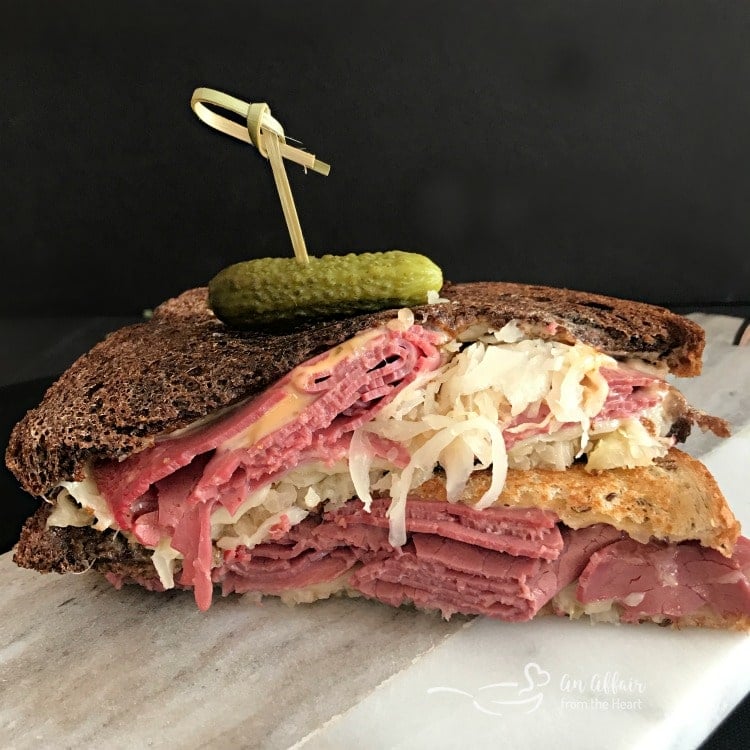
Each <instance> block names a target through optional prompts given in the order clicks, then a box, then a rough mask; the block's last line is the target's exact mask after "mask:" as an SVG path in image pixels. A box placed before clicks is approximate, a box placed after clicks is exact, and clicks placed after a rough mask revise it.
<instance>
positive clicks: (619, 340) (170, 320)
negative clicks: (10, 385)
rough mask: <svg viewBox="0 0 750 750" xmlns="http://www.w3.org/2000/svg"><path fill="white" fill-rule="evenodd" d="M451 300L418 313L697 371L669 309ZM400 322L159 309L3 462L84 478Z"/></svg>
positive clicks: (498, 295) (573, 299)
mask: <svg viewBox="0 0 750 750" xmlns="http://www.w3.org/2000/svg"><path fill="white" fill-rule="evenodd" d="M441 294H442V295H443V296H444V297H445V298H447V299H448V300H450V301H449V302H448V303H441V304H436V305H425V306H423V307H418V308H415V318H416V320H417V322H418V323H422V324H424V325H427V326H431V327H435V328H439V329H442V330H445V331H447V332H450V333H451V334H453V335H458V334H460V333H461V332H466V331H467V330H469V329H471V328H473V327H474V326H480V327H481V326H489V327H493V328H501V327H502V326H503V325H505V324H506V323H507V322H509V321H511V320H518V321H520V325H521V327H522V328H524V329H525V330H526V332H527V333H528V335H530V336H535V337H541V338H546V339H553V340H557V341H563V342H566V343H574V342H575V341H583V342H585V343H587V344H590V345H591V346H594V347H596V348H598V349H600V350H602V351H604V352H606V353H608V354H610V355H612V356H615V357H623V358H626V357H637V358H640V359H642V360H645V361H647V362H652V363H659V362H661V363H666V365H667V366H668V367H669V368H670V369H671V371H672V372H673V373H675V374H678V375H695V374H697V373H698V372H699V371H700V363H701V355H702V352H703V346H704V337H703V331H702V329H701V328H700V327H699V326H697V325H696V324H694V323H692V322H691V321H690V320H688V319H686V318H683V317H681V316H678V315H675V314H673V313H671V312H669V311H668V310H665V309H663V308H658V307H654V306H652V305H646V304H642V303H637V302H625V301H622V300H616V299H612V298H609V297H602V296H600V295H595V294H587V293H584V292H573V291H568V290H564V289H548V288H546V287H540V286H528V285H522V284H506V283H490V282H480V283H474V284H456V285H447V286H446V287H445V288H444V289H443V291H442V292H441ZM394 316H395V311H393V310H390V311H388V310H386V311H381V312H377V313H372V314H366V315H359V316H354V317H349V318H345V319H343V320H332V321H311V322H309V323H305V324H302V325H300V326H298V327H297V328H296V329H295V330H293V331H286V332H262V331H261V332H248V331H237V330H233V329H230V328H228V327H227V326H225V325H224V324H223V323H221V322H220V321H219V320H217V319H216V318H215V317H214V315H213V313H212V312H211V311H210V310H209V309H208V307H207V294H206V290H205V289H193V290H191V291H188V292H185V293H184V294H182V295H181V296H179V297H177V298H176V299H173V300H169V301H168V302H165V303H164V304H163V305H161V306H160V307H159V308H157V310H156V311H155V313H154V316H153V318H152V320H151V321H149V322H147V323H142V324H138V325H135V326H129V327H127V328H124V329H122V330H120V331H116V332H115V333H113V334H111V335H110V336H108V337H107V338H106V339H105V340H104V341H103V342H101V343H100V344H98V345H97V346H95V347H94V348H93V349H92V350H91V351H90V352H89V353H88V354H86V355H84V356H83V357H81V358H80V359H79V360H78V361H77V362H75V363H74V364H73V366H72V367H71V368H70V369H69V370H68V371H67V372H66V373H65V374H64V375H63V376H62V377H61V378H60V379H59V380H58V381H57V382H56V383H55V384H54V385H53V386H52V387H51V388H50V389H49V390H48V391H47V393H46V394H45V396H44V400H43V401H42V403H41V405H40V406H39V407H37V408H36V409H34V410H33V411H31V412H29V413H28V414H27V415H26V416H25V417H24V419H23V420H22V421H21V422H20V423H19V424H18V425H17V426H16V428H15V429H14V431H13V434H12V435H11V439H10V443H9V446H8V450H7V453H6V462H7V464H8V467H9V468H10V469H11V471H12V472H13V473H14V474H15V475H16V477H17V478H18V480H19V481H20V482H21V484H22V486H23V487H24V489H26V490H27V491H28V492H30V493H32V494H35V495H43V494H45V493H48V492H50V491H51V490H52V489H53V488H54V487H55V486H57V485H58V484H59V483H60V482H62V481H73V480H81V479H82V478H83V467H84V465H85V464H86V462H88V461H91V460H100V459H111V458H117V459H121V458H124V457H125V456H128V455H130V454H132V453H134V452H137V451H141V450H143V449H145V448H148V447H150V446H151V445H153V444H154V440H155V438H156V436H157V435H161V434H164V433H168V432H171V431H173V430H176V429H179V428H181V427H185V426H186V425H188V424H190V423H191V422H193V421H195V420H197V419H200V418H202V417H204V416H206V415H207V414H210V413H211V412H213V411H215V410H216V409H219V408H222V407H225V406H229V405H231V404H234V403H237V402H239V401H240V400H242V399H244V398H247V397H249V396H253V395H255V394H258V393H259V392H261V391H262V390H263V389H265V388H266V387H268V386H269V385H271V384H272V383H274V382H275V381H276V380H278V379H279V378H281V377H282V376H283V375H284V374H286V373H287V372H288V371H289V370H291V369H292V368H293V367H295V366H297V365H298V364H300V363H302V362H304V361H305V360H307V359H309V358H310V357H312V356H314V355H316V354H319V353H321V352H323V351H325V350H327V349H329V348H331V347H333V346H336V345H338V344H340V343H342V342H343V341H346V340H347V339H349V338H351V337H352V336H354V335H356V334H357V333H359V332H361V331H363V330H365V329H367V328H370V327H372V326H376V325H379V324H383V323H384V322H386V321H388V320H390V319H392V318H393V317H394Z"/></svg>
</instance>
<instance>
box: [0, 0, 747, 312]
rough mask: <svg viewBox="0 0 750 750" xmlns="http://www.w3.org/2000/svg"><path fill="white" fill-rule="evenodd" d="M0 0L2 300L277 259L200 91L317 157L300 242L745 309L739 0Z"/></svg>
mask: <svg viewBox="0 0 750 750" xmlns="http://www.w3.org/2000/svg"><path fill="white" fill-rule="evenodd" d="M1 7H2V17H3V22H2V28H1V29H0V59H1V60H2V70H3V89H2V120H1V123H2V124H1V125H0V166H1V167H2V170H1V171H0V175H1V176H0V190H2V195H0V226H1V227H2V233H0V236H1V237H2V240H1V242H2V245H1V247H2V255H3V265H4V271H5V273H4V277H5V279H6V285H5V289H4V293H3V295H2V297H1V298H0V299H1V301H0V314H4V315H30V314H59V313H61V312H65V313H68V314H98V315H103V314H131V313H137V312H139V311H140V310H141V309H143V308H144V307H151V306H153V305H155V304H157V303H158V302H159V301H160V300H162V299H164V298H166V297H168V296H170V295H173V294H175V293H177V292H179V291H180V290H182V289H184V288H186V287H189V286H193V285H197V284H201V283H205V282H206V281H207V280H208V279H209V278H210V277H211V276H212V275H213V274H214V273H215V272H216V271H218V270H219V269H220V268H221V267H223V266H224V265H226V264H228V263H230V262H234V261H237V260H240V259H243V258H247V257H256V256H259V255H267V254H271V255H286V254H290V252H291V250H290V244H289V239H288V236H287V233H286V228H285V225H284V222H283V217H282V214H281V209H280V206H279V202H278V198H277V196H276V193H275V190H274V187H273V183H272V178H271V173H270V169H269V167H268V164H267V162H265V161H264V160H263V159H261V158H260V157H259V156H258V154H257V153H256V152H255V151H254V149H252V148H251V147H249V146H244V145H242V144H240V143H239V142H237V141H234V140H232V139H230V138H228V137H226V136H222V135H220V134H218V133H216V132H215V131H212V130H210V129H209V128H207V127H206V126H205V125H203V124H202V123H200V122H199V121H198V120H197V118H195V116H194V115H193V114H192V113H191V111H190V109H189V99H190V95H191V93H192V91H193V89H194V88H195V87H197V86H200V85H206V86H213V87H216V88H220V89H223V90H225V91H227V92H229V93H233V94H235V95H238V96H240V97H242V98H245V99H247V100H265V101H268V102H269V103H270V104H271V107H272V110H273V113H274V115H276V116H278V118H279V120H280V121H281V122H282V124H283V125H284V126H285V128H286V132H287V133H288V134H289V135H291V136H294V137H296V138H299V139H301V140H303V141H304V142H305V144H306V145H307V146H308V148H309V149H310V150H311V151H313V152H314V153H316V154H317V155H319V156H320V157H321V158H322V159H324V160H326V161H329V162H330V163H331V164H332V165H333V169H332V172H331V175H330V177H327V178H324V177H321V176H319V175H315V174H308V175H305V174H304V173H303V172H302V170H301V169H300V168H299V167H297V166H296V165H289V166H288V172H289V175H290V179H291V182H292V188H293V191H294V195H295V198H296V201H297V204H298V209H299V213H300V218H301V223H302V228H303V231H304V232H305V236H306V239H307V242H308V246H309V248H310V250H311V252H315V253H322V252H325V251H335V252H343V251H346V250H351V249H358V250H362V249H386V248H390V247H398V248H404V249H414V250H419V251H422V252H426V253H428V254H430V255H431V256H433V257H434V258H435V259H436V260H437V261H438V262H439V263H440V264H441V265H442V266H443V267H444V270H445V275H446V276H447V277H449V278H452V279H455V280H464V279H475V278H504V279H509V280H523V281H533V282H541V283H549V284H557V285H567V286H572V287H578V288H584V289H591V290H598V291H602V292H606V293H613V294H616V295H623V296H630V297H636V298H640V299H646V300H650V301H656V302H661V303H666V304H671V305H681V306H686V305H693V304H696V305H706V304H710V303H720V304H734V305H735V306H736V305H737V304H750V250H748V238H750V211H748V198H749V197H750V169H749V168H748V167H749V166H750V95H749V94H748V92H750V47H749V43H750V6H749V5H747V4H746V3H738V2H696V1H695V0H690V1H689V2H685V1H684V0H680V1H679V2H678V1H676V0H675V1H668V2H658V3H657V2H622V3H618V2H612V1H606V2H582V1H581V0H570V1H568V2H539V1H537V2H506V1H500V0H498V1H497V2H466V3H459V2H445V1H442V2H426V1H424V0H421V1H419V2H417V1H415V0H410V1H409V2H394V1H390V0H377V1H372V0H371V1H370V2H367V3H364V4H359V3H352V2H348V1H347V2H343V1H340V0H319V1H318V2H315V3H302V2H294V3H290V2H283V1H276V2H271V3H269V2H265V3H260V2H254V1H253V0H242V2H211V3H209V2H196V1H195V0H182V1H181V2H174V1H169V2H158V3H155V2H153V1H152V0H148V1H146V0H129V2H127V3H119V2H117V3H116V2H114V1H113V0H96V1H93V0H79V1H76V2H67V3H58V2H55V1H54V0H24V2H21V1H20V0H5V2H3V3H2V6H1ZM8 281H11V282H12V283H8Z"/></svg>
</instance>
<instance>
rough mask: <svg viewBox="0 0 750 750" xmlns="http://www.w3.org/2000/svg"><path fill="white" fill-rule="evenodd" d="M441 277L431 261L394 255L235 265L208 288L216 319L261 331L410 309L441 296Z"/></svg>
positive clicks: (272, 260)
mask: <svg viewBox="0 0 750 750" xmlns="http://www.w3.org/2000/svg"><path fill="white" fill-rule="evenodd" d="M442 285H443V274H442V272H441V270H440V268H438V266H436V265H435V264H434V263H433V262H432V261H431V260H430V259H429V258H426V257H425V256H424V255H419V254H418V253H407V252H403V251H401V250H391V251H389V252H384V253H350V254H349V255H324V256H322V257H320V258H315V257H312V256H311V257H310V262H309V263H307V264H302V263H299V262H297V260H295V259H294V258H259V259H258V260H248V261H244V262H242V263H235V264H234V265H232V266H229V267H228V268H225V269H224V270H223V271H220V272H219V273H218V274H217V275H216V276H214V278H213V279H211V281H210V283H209V285H208V293H209V304H210V305H211V308H212V309H213V311H214V313H215V314H216V316H217V317H218V318H220V319H221V320H223V321H224V322H225V323H228V324H229V325H232V326H236V327H240V328H242V327H246V328H258V327H260V326H265V325H272V324H276V323H279V322H284V321H290V320H296V319H300V318H304V317H331V316H336V315H350V314H353V313H358V312H369V311H373V310H385V309H388V308H391V307H408V306H414V305H421V304H425V303H426V302H427V293H428V292H429V291H431V290H435V291H439V290H440V288H441V287H442Z"/></svg>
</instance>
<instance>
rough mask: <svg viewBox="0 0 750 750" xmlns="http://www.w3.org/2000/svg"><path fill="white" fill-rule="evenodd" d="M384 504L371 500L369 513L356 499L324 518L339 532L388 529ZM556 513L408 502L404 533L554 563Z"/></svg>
mask: <svg viewBox="0 0 750 750" xmlns="http://www.w3.org/2000/svg"><path fill="white" fill-rule="evenodd" d="M389 503H390V501H389V500H385V499H378V500H373V502H372V506H371V508H370V512H369V513H368V512H367V511H365V509H364V506H363V504H362V503H361V502H359V501H358V500H355V501H351V502H348V503H346V505H344V507H343V508H341V509H340V510H337V511H333V512H331V513H326V514H325V519H326V520H328V521H333V522H334V523H335V524H337V525H338V526H340V527H342V528H347V527H349V526H351V525H353V524H367V525H371V526H377V527H379V528H382V529H387V528H388V518H387V517H386V512H387V510H388V505H389ZM557 521H558V518H557V515H556V514H555V513H553V512H551V511H546V510H540V509H538V508H485V509H484V510H477V509H476V508H472V507H471V506H468V505H463V504H461V503H455V504H454V503H445V502H429V501H424V500H409V501H408V502H407V503H406V530H407V532H415V531H416V532H420V533H425V534H436V535H438V536H442V537H445V538H446V539H455V540H456V541H459V542H465V543H466V544H473V545H476V546H478V547H484V548H486V549H491V550H495V551H497V552H507V553H509V554H511V555H526V556H527V557H541V558H544V559H546V560H554V559H555V558H556V557H557V556H558V555H559V554H560V551H561V550H562V548H563V540H562V537H561V536H560V531H559V529H558V528H557Z"/></svg>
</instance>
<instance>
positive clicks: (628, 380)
mask: <svg viewBox="0 0 750 750" xmlns="http://www.w3.org/2000/svg"><path fill="white" fill-rule="evenodd" d="M600 372H601V374H602V375H603V376H604V379H605V380H606V381H607V385H608V386H609V391H608V392H607V400H606V401H605V402H604V406H603V407H602V410H601V411H600V412H599V414H597V415H596V418H595V421H597V420H602V421H603V420H607V419H625V418H626V417H632V416H635V415H636V414H639V413H640V412H642V411H645V410H646V409H650V408H651V407H652V406H656V404H658V403H659V400H660V398H661V397H660V395H659V393H658V391H657V390H656V389H655V388H652V387H651V386H654V385H658V384H659V383H661V382H662V381H660V380H659V379H658V378H655V377H653V376H651V375H646V374H645V373H642V372H638V371H637V370H631V369H629V368H627V367H618V368H614V367H603V368H602V369H601V370H600Z"/></svg>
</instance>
